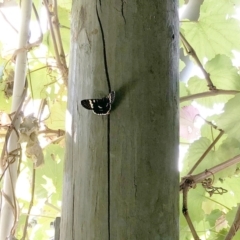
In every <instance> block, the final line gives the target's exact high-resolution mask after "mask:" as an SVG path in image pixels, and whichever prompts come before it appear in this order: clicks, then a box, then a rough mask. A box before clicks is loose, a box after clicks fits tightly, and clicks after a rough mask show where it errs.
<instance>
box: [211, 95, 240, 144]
mask: <svg viewBox="0 0 240 240" xmlns="http://www.w3.org/2000/svg"><path fill="white" fill-rule="evenodd" d="M239 102H240V93H239V94H236V95H235V96H234V97H233V98H232V99H230V100H229V101H228V102H227V103H226V104H225V107H224V113H222V114H221V115H219V118H218V119H216V124H217V126H218V127H219V128H221V129H223V130H224V131H225V133H227V134H228V135H229V136H231V137H233V138H236V139H237V140H238V141H240V121H239V114H238V113H239V112H240V104H239Z"/></svg>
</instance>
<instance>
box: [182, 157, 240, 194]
mask: <svg viewBox="0 0 240 240" xmlns="http://www.w3.org/2000/svg"><path fill="white" fill-rule="evenodd" d="M237 163H240V155H237V156H235V157H233V158H231V159H229V160H227V161H225V162H223V163H220V164H218V165H216V166H214V167H212V168H210V169H207V170H205V171H204V172H201V173H199V174H196V175H188V176H185V177H183V178H182V181H181V183H180V191H181V190H182V186H183V185H184V182H185V181H186V180H188V181H191V182H192V183H193V185H196V184H197V183H201V182H202V181H203V180H204V179H206V178H208V177H211V176H212V175H213V174H215V173H218V172H220V171H222V170H224V169H226V168H228V167H230V166H232V165H235V164H237Z"/></svg>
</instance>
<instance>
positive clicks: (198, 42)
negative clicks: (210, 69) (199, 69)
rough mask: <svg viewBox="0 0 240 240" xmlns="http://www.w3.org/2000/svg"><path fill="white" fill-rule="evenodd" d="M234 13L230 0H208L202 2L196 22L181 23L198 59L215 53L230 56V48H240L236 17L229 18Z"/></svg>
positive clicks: (211, 56) (239, 31)
mask: <svg viewBox="0 0 240 240" xmlns="http://www.w3.org/2000/svg"><path fill="white" fill-rule="evenodd" d="M234 13H235V8H234V7H233V3H232V2H231V1H219V0H208V1H204V2H203V4H202V6H201V12H200V17H199V20H198V21H197V22H184V23H183V25H182V29H183V30H184V33H185V37H186V39H187V41H188V42H190V44H191V45H192V47H193V48H194V49H195V51H196V53H197V55H198V57H199V58H200V61H202V60H203V58H204V57H207V58H208V59H212V58H213V57H214V56H215V55H217V54H225V55H227V56H232V52H231V51H232V49H235V50H240V45H239V41H238V39H239V38H240V25H239V21H238V20H237V19H233V18H231V15H232V14H234ZM235 14H236V13H235Z"/></svg>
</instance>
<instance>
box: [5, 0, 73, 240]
mask: <svg viewBox="0 0 240 240" xmlns="http://www.w3.org/2000/svg"><path fill="white" fill-rule="evenodd" d="M50 2H51V1H50ZM34 4H35V7H36V9H37V12H38V15H39V18H40V24H41V27H42V31H43V40H42V42H41V44H40V45H39V46H37V47H33V48H32V49H30V51H29V52H28V69H27V72H28V75H27V78H28V85H29V88H28V96H27V99H26V104H25V105H24V107H23V109H24V113H23V114H24V116H25V117H26V116H28V115H29V114H34V117H36V118H37V119H38V123H39V130H38V138H39V141H40V146H41V148H42V149H43V154H44V160H45V164H44V165H43V166H42V167H40V168H37V169H36V170H34V167H33V166H34V165H33V162H32V161H31V159H29V158H27V157H26V154H25V148H26V143H22V144H21V147H22V153H23V154H22V159H21V165H20V174H19V177H18V182H17V191H16V197H17V202H18V205H19V215H20V216H19V221H18V224H17V230H16V234H15V237H16V238H18V239H21V238H22V236H23V235H24V233H23V232H24V227H25V224H26V223H25V221H26V218H27V215H28V211H29V208H30V210H31V212H30V215H29V219H28V223H27V239H36V240H37V239H52V237H53V236H54V228H53V222H54V220H55V218H56V217H57V216H60V213H61V198H62V173H63V160H64V130H65V111H66V100H67V88H66V85H65V84H64V81H63V78H62V76H61V71H60V69H59V67H58V64H57V61H56V52H55V51H54V43H53V41H52V36H51V34H50V30H49V23H48V22H47V21H46V19H47V15H46V10H45V6H44V4H43V1H34ZM15 8H16V9H15V10H12V12H11V14H13V11H16V12H17V13H18V12H19V9H18V6H17V3H16V6H15ZM48 8H49V10H50V11H53V10H54V8H53V6H52V5H48ZM70 8H71V1H66V0H59V1H58V3H57V10H58V18H59V26H58V27H59V29H60V33H61V42H62V45H63V49H64V52H65V59H66V61H67V62H68V55H69V44H70ZM0 10H1V12H2V14H1V16H2V15H3V14H4V15H5V17H6V18H7V22H6V21H5V22H4V21H3V19H1V21H3V22H4V23H5V24H6V25H7V26H8V28H7V31H9V32H11V31H12V26H11V25H10V24H13V26H15V27H16V29H18V23H16V22H15V21H14V19H12V17H11V14H10V15H9V13H8V12H5V9H4V8H1V9H0ZM17 17H18V16H15V18H17ZM3 22H1V23H3ZM18 22H19V20H18ZM1 23H0V24H1ZM31 26H33V27H32V29H31V37H30V43H31V42H34V41H35V40H36V39H37V38H38V37H39V31H37V30H38V25H37V18H36V16H35V15H34V12H32V22H31ZM13 32H14V31H13ZM13 34H14V33H13ZM14 36H15V38H13V37H12V38H13V40H14V41H13V43H12V44H11V43H10V41H11V39H9V40H7V41H5V39H3V38H1V44H0V124H1V125H0V150H1V149H2V148H3V143H4V141H5V134H6V131H7V128H8V126H9V124H10V119H9V117H8V114H10V113H11V112H10V109H11V102H12V97H11V96H12V87H13V79H14V66H15V61H14V60H13V59H12V56H13V54H14V51H15V50H16V48H15V47H14V46H16V44H17V39H18V37H17V32H15V35H14ZM41 105H42V106H44V107H43V109H41ZM39 112H41V114H39ZM34 171H35V173H33V172H34ZM0 186H1V187H2V181H1V182H0ZM33 189H34V198H33V206H32V207H31V206H30V204H31V197H32V190H33Z"/></svg>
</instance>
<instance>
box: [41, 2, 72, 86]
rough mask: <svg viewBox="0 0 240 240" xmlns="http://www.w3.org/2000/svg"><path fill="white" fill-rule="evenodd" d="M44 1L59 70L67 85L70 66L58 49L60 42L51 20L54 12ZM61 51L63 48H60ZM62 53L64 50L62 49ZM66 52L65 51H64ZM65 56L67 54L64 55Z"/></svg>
mask: <svg viewBox="0 0 240 240" xmlns="http://www.w3.org/2000/svg"><path fill="white" fill-rule="evenodd" d="M43 1H44V5H45V7H46V11H47V17H48V23H49V27H50V33H51V36H52V41H53V48H54V52H55V57H56V62H57V66H58V67H59V70H60V72H61V75H62V78H63V81H64V84H65V85H66V86H67V84H68V83H67V77H68V68H67V66H66V62H65V59H64V62H62V61H61V60H62V59H61V57H60V54H59V51H58V44H57V41H56V36H55V33H54V30H53V23H52V21H51V15H52V13H51V12H50V10H49V8H48V4H47V1H46V0H43ZM60 41H61V39H58V42H60ZM60 51H61V50H60ZM61 53H62V51H61ZM63 54H64V53H63ZM64 57H65V56H64Z"/></svg>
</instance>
